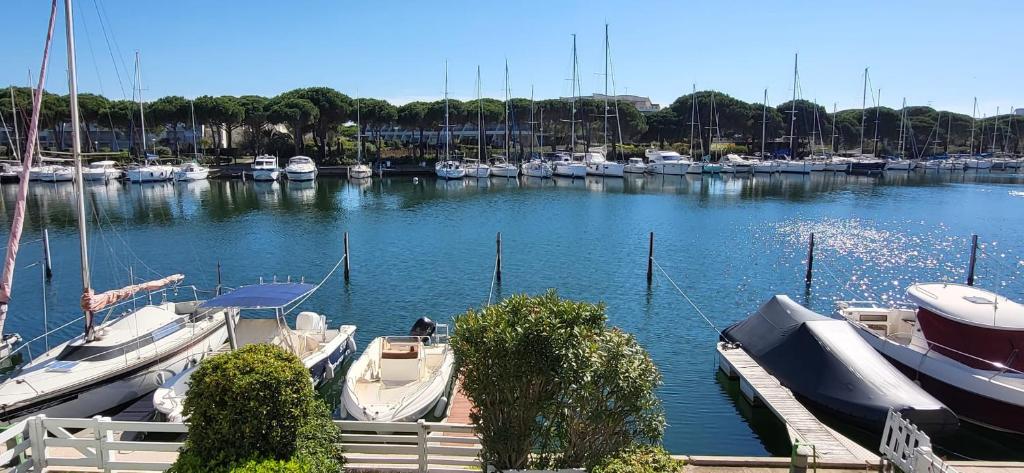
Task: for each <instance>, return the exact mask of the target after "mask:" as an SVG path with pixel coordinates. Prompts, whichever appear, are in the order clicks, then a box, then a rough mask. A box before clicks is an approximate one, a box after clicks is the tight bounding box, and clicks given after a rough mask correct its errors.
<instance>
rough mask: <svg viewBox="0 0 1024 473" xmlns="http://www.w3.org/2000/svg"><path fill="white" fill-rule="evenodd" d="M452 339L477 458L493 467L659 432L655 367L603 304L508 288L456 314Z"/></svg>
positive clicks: (579, 455)
mask: <svg viewBox="0 0 1024 473" xmlns="http://www.w3.org/2000/svg"><path fill="white" fill-rule="evenodd" d="M452 347H453V349H454V351H455V360H456V367H457V370H458V374H459V376H461V377H462V388H463V391H464V392H465V393H466V395H467V397H468V398H469V399H470V401H472V402H473V404H474V405H475V406H476V407H477V409H476V410H474V411H473V412H472V413H471V420H472V421H473V423H474V424H476V426H477V431H478V433H479V435H480V438H481V444H482V446H483V450H482V452H481V459H482V460H483V461H484V463H486V464H487V465H490V466H493V467H494V468H497V469H498V470H507V469H524V468H577V467H585V468H591V467H593V466H595V465H597V464H599V463H600V462H601V461H602V459H604V458H606V457H608V456H609V455H612V454H614V453H616V452H619V451H621V450H622V449H624V448H626V447H628V446H630V445H633V444H634V443H644V444H656V443H658V442H659V441H660V440H661V437H662V433H663V432H664V425H665V420H664V413H663V410H662V406H661V402H660V401H659V400H658V398H657V397H656V396H655V394H654V391H655V389H656V388H657V387H658V385H660V383H661V375H660V374H659V372H658V369H657V367H656V366H655V365H654V363H653V361H652V360H651V358H650V356H648V354H647V352H646V351H645V350H644V349H643V348H642V347H640V345H639V344H638V343H637V342H636V339H635V338H633V337H632V336H630V335H628V334H626V333H624V332H622V331H620V330H618V329H613V328H609V327H607V326H606V316H605V308H604V305H603V304H591V303H588V302H578V301H571V300H565V299H561V298H559V297H558V295H557V294H556V293H555V292H554V291H549V292H547V293H545V294H544V295H541V296H536V297H530V296H527V295H515V296H512V297H509V298H508V299H505V300H503V301H501V302H499V303H498V304H495V305H492V306H487V307H484V308H482V309H479V310H473V309H471V310H469V311H467V312H466V313H465V314H462V315H459V316H457V317H456V318H455V332H454V336H453V338H452Z"/></svg>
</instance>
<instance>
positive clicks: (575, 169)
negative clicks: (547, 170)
mask: <svg viewBox="0 0 1024 473" xmlns="http://www.w3.org/2000/svg"><path fill="white" fill-rule="evenodd" d="M582 158H583V155H582V153H555V159H554V161H553V163H554V164H553V165H552V166H553V174H554V175H556V176H561V177H573V178H576V177H586V176H587V165H586V164H584V163H583V160H582Z"/></svg>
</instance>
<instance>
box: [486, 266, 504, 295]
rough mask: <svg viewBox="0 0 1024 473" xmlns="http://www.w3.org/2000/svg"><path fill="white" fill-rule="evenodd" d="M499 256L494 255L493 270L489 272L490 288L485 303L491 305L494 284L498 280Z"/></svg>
mask: <svg viewBox="0 0 1024 473" xmlns="http://www.w3.org/2000/svg"><path fill="white" fill-rule="evenodd" d="M499 258H501V256H495V257H494V271H493V272H492V273H491V289H490V291H488V293H487V305H491V301H492V300H493V299H494V285H495V283H497V281H498V261H499Z"/></svg>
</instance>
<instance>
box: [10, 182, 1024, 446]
mask: <svg viewBox="0 0 1024 473" xmlns="http://www.w3.org/2000/svg"><path fill="white" fill-rule="evenodd" d="M34 184H35V183H34ZM15 189H16V186H14V185H4V186H3V188H2V190H0V192H2V194H0V195H2V198H3V200H4V205H3V206H2V207H0V210H2V211H3V215H0V220H2V221H3V228H5V229H6V228H9V222H10V213H11V209H12V208H13V199H14V194H15ZM88 190H89V194H88V195H89V205H90V209H93V210H91V212H92V213H93V223H92V230H91V232H90V236H91V253H92V256H91V257H92V263H93V277H94V285H95V286H96V287H99V288H110V287H115V286H120V285H122V284H125V283H127V280H128V271H129V268H130V269H131V270H133V271H134V272H135V274H136V275H137V276H138V277H145V278H149V277H156V276H158V275H159V276H162V275H166V274H170V273H174V272H182V273H185V274H186V282H187V283H191V284H196V285H199V286H201V287H212V286H213V285H214V284H215V282H216V264H217V262H218V261H220V262H221V264H222V266H223V275H224V279H225V283H226V284H228V285H240V284H247V283H253V282H256V281H258V279H259V278H260V277H263V278H265V279H270V278H273V277H275V275H276V276H277V277H278V278H284V277H287V276H292V277H305V278H306V279H307V280H311V279H312V280H319V279H320V278H322V277H323V276H324V274H326V273H327V271H329V270H330V268H331V267H332V266H333V264H334V263H335V262H336V261H337V260H338V259H339V258H340V257H341V254H342V232H344V231H348V232H349V233H350V238H351V246H352V261H351V264H352V281H351V284H349V285H345V284H344V283H342V281H341V280H340V278H339V277H338V276H340V274H337V275H335V277H334V278H332V279H331V280H329V281H327V282H326V284H325V285H324V287H323V288H322V289H321V290H320V291H319V292H318V293H317V294H316V295H315V296H314V297H313V298H312V299H310V300H309V301H308V303H307V307H308V308H309V309H311V310H316V311H318V312H322V313H325V314H328V316H329V318H330V319H331V320H332V321H333V323H340V322H345V323H351V324H356V325H357V326H358V327H359V331H358V340H359V342H360V344H361V345H363V344H366V343H367V342H368V341H369V340H371V339H372V338H373V337H376V336H379V335H384V334H395V333H404V332H405V331H406V330H407V329H408V327H409V325H410V324H411V323H412V321H413V320H414V319H415V318H416V317H419V316H424V315H426V316H429V317H432V318H435V319H439V320H442V321H444V320H447V319H449V318H450V317H451V316H452V315H454V314H458V313H460V312H462V311H465V310H466V309H467V308H468V307H475V306H480V305H481V304H483V303H485V302H486V300H487V298H488V294H489V290H490V283H491V277H492V271H493V264H494V239H495V234H496V233H497V232H499V231H500V232H501V233H502V240H503V244H504V248H505V249H504V281H503V283H502V284H501V285H500V286H497V287H496V288H495V293H496V294H495V297H501V296H502V295H507V294H511V293H515V292H528V293H539V292H542V291H544V290H546V289H548V288H558V290H559V292H560V293H561V294H562V295H564V296H567V297H572V298H579V299H586V300H590V301H603V302H605V303H606V304H607V307H608V317H609V319H610V321H611V323H612V324H614V325H617V326H620V327H622V328H624V329H626V330H628V331H630V332H633V333H635V334H636V335H637V337H638V338H639V340H640V341H641V342H642V343H643V345H644V346H645V347H646V348H647V349H648V350H649V351H650V352H651V355H652V356H653V357H654V359H655V361H656V362H657V363H658V366H659V367H660V368H661V370H662V372H663V374H664V377H665V385H664V387H663V388H662V389H661V392H660V395H661V397H662V399H663V400H664V403H665V408H666V410H667V412H668V421H669V424H670V426H669V428H668V431H667V433H666V439H665V440H666V444H667V447H668V448H669V449H670V450H671V451H674V452H680V453H682V452H685V453H693V454H734V455H762V454H767V453H773V454H784V455H788V446H787V445H786V443H785V430H784V429H783V428H782V427H781V425H780V424H779V423H778V422H777V421H775V420H774V419H773V418H772V417H771V415H770V414H766V412H767V411H765V410H763V409H751V408H750V406H748V405H746V403H745V402H741V401H737V399H738V397H737V394H736V391H737V388H736V386H735V383H730V382H729V381H727V380H723V379H722V378H720V377H718V376H716V371H715V355H714V353H715V351H714V342H715V340H716V336H717V335H716V333H715V331H714V330H713V329H712V328H711V327H710V326H709V325H708V324H707V323H705V322H704V320H703V319H701V318H700V317H699V315H698V314H697V313H696V312H695V311H694V310H693V309H692V308H691V307H690V306H689V305H688V304H687V303H686V302H685V300H684V299H683V298H682V297H681V296H680V295H679V294H678V293H677V292H675V290H674V289H673V288H672V286H671V285H670V283H669V282H668V280H667V279H666V278H665V277H664V276H663V275H661V274H657V275H656V277H655V281H654V284H653V286H652V287H650V288H648V287H647V284H646V282H645V277H644V275H645V270H646V256H647V234H648V232H649V231H654V232H655V233H656V250H655V252H656V259H657V261H658V262H659V263H660V264H661V265H662V266H663V267H664V268H665V270H666V271H667V272H668V273H669V274H670V275H671V276H672V278H673V279H674V280H675V281H676V282H677V283H678V284H679V285H680V287H681V288H682V289H683V290H684V291H685V292H686V293H687V294H688V295H689V296H690V297H691V298H692V299H693V300H694V302H695V303H696V304H697V305H698V306H699V307H700V308H701V310H703V311H704V313H705V314H707V316H708V317H709V318H710V319H711V320H712V321H713V322H714V324H715V325H717V326H718V327H719V328H724V327H725V326H727V325H728V324H729V323H731V322H734V321H736V320H738V319H741V318H743V317H744V316H745V315H746V314H747V313H749V312H750V311H752V310H753V309H755V308H756V307H757V306H758V305H759V304H760V303H762V302H763V301H764V300H766V299H767V298H768V297H770V296H771V295H772V294H777V293H782V294H789V295H790V296H792V297H794V298H795V299H796V300H798V301H801V302H804V303H806V304H808V305H809V306H810V307H811V308H813V309H815V310H818V311H820V312H823V313H828V312H831V310H832V308H833V302H834V301H835V300H837V299H844V298H845V299H848V298H854V297H856V298H866V297H868V298H872V299H880V300H899V299H900V298H901V295H902V292H903V289H904V288H905V287H906V286H907V285H908V284H910V283H911V282H914V281H918V280H950V281H960V280H962V279H964V274H965V267H966V263H967V250H968V246H969V238H970V235H971V234H972V233H978V234H979V235H980V236H981V241H982V242H983V253H982V256H981V257H980V260H979V265H978V284H979V285H982V286H985V287H989V288H993V289H996V290H997V291H999V292H1001V293H1003V294H1004V295H1007V296H1010V297H1015V298H1017V299H1018V300H1020V299H1024V283H1022V281H1021V280H1020V279H1019V275H1018V274H1019V273H1020V272H1021V269H1024V261H1022V260H1024V257H1022V243H1024V176H1022V175H1005V174H1001V173H992V174H981V175H975V174H972V173H968V174H962V173H957V174H955V175H952V176H951V175H948V174H946V175H941V176H935V175H929V176H923V175H907V174H900V175H891V176H886V177H883V178H865V177H853V176H844V175H830V174H828V175H825V174H823V175H813V176H809V177H806V176H772V177H768V176H755V177H751V176H745V177H714V178H705V179H700V178H694V177H664V178H662V177H647V178H628V179H625V180H623V179H608V180H601V179H587V180H585V181H582V180H576V181H569V180H546V181H532V180H531V181H525V182H521V183H517V182H516V181H505V180H498V179H494V180H492V181H491V182H486V181H485V182H480V183H477V182H475V181H469V180H467V181H452V182H439V181H434V180H433V179H424V178H421V179H420V180H419V182H418V183H413V180H412V178H410V177H401V178H391V179H384V180H383V181H380V180H374V181H373V182H372V183H365V184H353V183H349V182H346V181H342V180H330V179H325V180H320V181H319V182H317V183H315V184H313V183H309V184H306V185H303V184H298V185H297V184H288V183H280V184H278V183H274V184H265V183H264V184H255V183H252V182H248V183H242V182H236V181H210V182H199V183H190V184H147V185H142V186H140V185H127V184H120V183H110V184H107V185H102V184H100V185H94V186H90V187H89V188H88ZM72 206H73V194H72V186H71V185H69V184H57V185H54V184H36V185H33V186H32V187H31V188H30V200H29V223H28V225H27V230H26V235H25V238H24V240H25V241H29V240H35V239H37V238H39V236H40V235H41V232H42V229H43V228H44V227H45V228H48V229H49V232H50V237H51V240H52V248H53V250H52V251H53V255H54V266H55V275H54V278H53V280H52V282H51V283H50V284H49V285H46V286H45V294H46V299H47V302H48V306H49V311H48V314H49V321H48V323H49V326H50V327H55V326H57V325H59V324H61V323H63V322H65V321H68V320H71V319H74V318H75V317H77V316H78V313H77V311H76V310H75V308H76V307H77V299H78V294H79V291H80V282H79V279H78V278H79V275H78V249H77V234H76V229H75V220H74V217H73V211H72V208H73V207H72ZM810 232H815V233H816V238H817V242H818V251H817V260H816V263H817V266H816V267H817V271H816V273H815V281H814V285H813V287H812V288H811V290H810V291H809V292H805V290H804V283H803V274H804V262H803V261H804V259H805V258H806V240H807V236H808V234H809V233H810ZM4 237H5V238H6V235H4ZM40 253H41V248H40V245H39V244H38V243H32V244H27V245H25V246H24V250H23V252H22V253H21V258H20V259H19V268H20V269H19V271H18V272H17V274H16V284H15V294H14V304H13V305H12V310H11V313H12V315H11V319H10V320H9V322H8V326H7V330H8V331H18V332H20V333H22V334H23V335H24V336H26V339H27V338H30V337H32V336H34V335H36V334H39V333H41V332H42V326H43V320H42V315H41V314H42V310H41V307H42V304H41V301H42V295H43V287H44V286H43V284H42V282H41V272H40V270H39V268H38V266H37V267H29V266H30V265H31V264H32V263H33V262H34V261H36V260H38V258H39V255H40ZM74 330H78V327H77V324H76V326H74V327H70V328H69V329H68V333H69V334H70V333H71V332H72V331H74ZM976 437H977V436H972V438H974V440H973V441H971V442H963V443H962V445H968V444H969V445H970V446H969V447H968V446H962V445H958V449H960V452H959V453H964V454H967V455H969V456H985V457H989V458H1002V457H1010V456H1012V455H1013V452H1014V451H1016V452H1018V454H1019V452H1020V451H1021V450H1024V449H1022V448H1020V447H1021V446H1024V442H1020V441H1018V440H1013V439H1001V438H992V437H981V438H976ZM866 442H867V443H874V442H875V440H873V439H870V438H868V439H867V440H866ZM876 445H877V444H876ZM876 445H872V446H876ZM963 450H967V451H963Z"/></svg>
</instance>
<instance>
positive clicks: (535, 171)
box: [520, 86, 553, 179]
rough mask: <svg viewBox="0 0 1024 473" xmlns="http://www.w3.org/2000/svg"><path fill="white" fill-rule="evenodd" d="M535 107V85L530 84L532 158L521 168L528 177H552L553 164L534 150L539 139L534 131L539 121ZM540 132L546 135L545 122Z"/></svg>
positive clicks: (542, 112)
mask: <svg viewBox="0 0 1024 473" xmlns="http://www.w3.org/2000/svg"><path fill="white" fill-rule="evenodd" d="M535 108H536V107H535V106H534V101H533V86H530V160H529V161H527V162H524V163H523V164H521V165H520V168H522V171H523V175H524V176H526V177H538V178H541V179H546V178H549V177H551V175H552V174H553V170H552V169H551V166H549V165H548V163H546V162H544V160H543V159H541V158H540V157H539V156H536V155H535V154H534V152H533V144H534V143H535V142H536V141H537V140H536V135H535V134H534V133H533V126H534V125H535V124H537V123H538V122H536V121H534V119H533V117H534V111H535ZM543 117H544V111H543V110H541V118H543ZM540 132H541V136H544V125H543V124H541V128H540Z"/></svg>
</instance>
